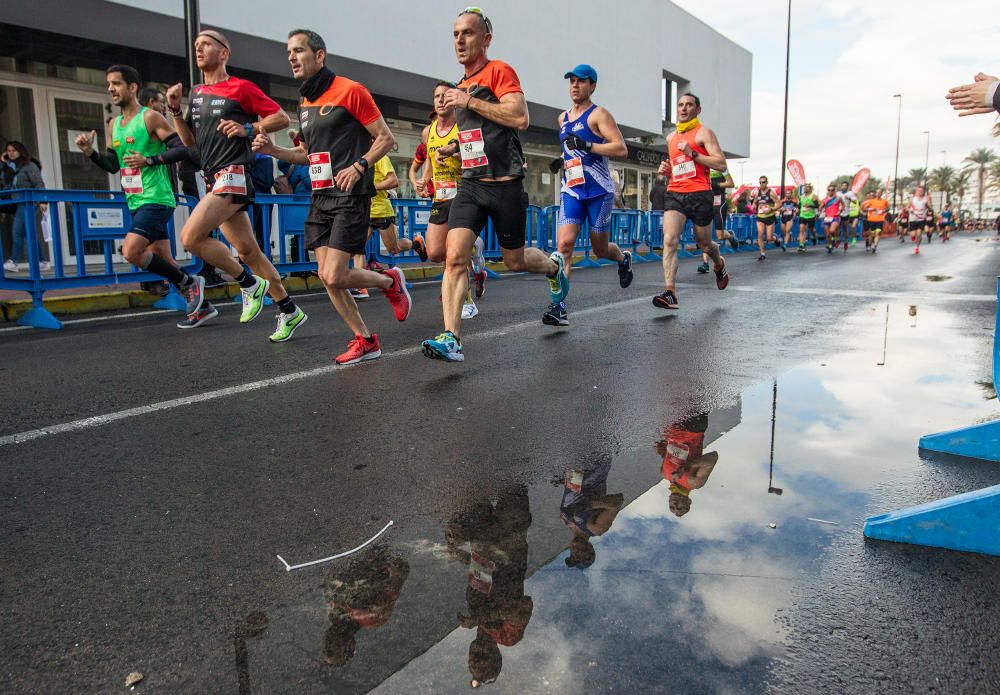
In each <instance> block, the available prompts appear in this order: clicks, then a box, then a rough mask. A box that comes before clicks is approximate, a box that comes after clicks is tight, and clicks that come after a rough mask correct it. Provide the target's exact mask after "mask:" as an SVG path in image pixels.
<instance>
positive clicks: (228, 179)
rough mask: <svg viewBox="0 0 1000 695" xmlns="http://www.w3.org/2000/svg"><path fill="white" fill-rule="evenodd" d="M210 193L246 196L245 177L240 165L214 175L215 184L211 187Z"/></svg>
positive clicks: (234, 165) (229, 167)
mask: <svg viewBox="0 0 1000 695" xmlns="http://www.w3.org/2000/svg"><path fill="white" fill-rule="evenodd" d="M212 193H215V194H216V195H222V194H224V193H231V194H233V195H246V194H247V175H246V170H245V169H244V167H243V165H242V164H233V165H232V166H228V167H226V168H225V169H221V170H219V171H218V172H216V174H215V184H214V185H213V186H212Z"/></svg>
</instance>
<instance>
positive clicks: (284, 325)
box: [268, 307, 309, 343]
mask: <svg viewBox="0 0 1000 695" xmlns="http://www.w3.org/2000/svg"><path fill="white" fill-rule="evenodd" d="M308 320H309V317H308V316H306V312H304V311H302V309H301V307H295V313H293V314H285V313H282V312H280V311H279V312H278V326H277V327H276V328H275V329H274V333H272V334H271V335H270V336H268V340H270V341H271V342H272V343H283V342H285V341H286V340H291V339H292V333H294V332H295V329H296V328H298V327H299V326H301V325H302V324H303V323H305V322H306V321H308Z"/></svg>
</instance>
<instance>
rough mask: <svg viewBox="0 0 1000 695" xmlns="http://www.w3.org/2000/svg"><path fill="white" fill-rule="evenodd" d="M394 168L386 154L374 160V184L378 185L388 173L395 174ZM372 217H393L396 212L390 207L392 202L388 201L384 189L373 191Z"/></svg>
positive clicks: (387, 195) (387, 194)
mask: <svg viewBox="0 0 1000 695" xmlns="http://www.w3.org/2000/svg"><path fill="white" fill-rule="evenodd" d="M395 173H396V170H395V169H394V168H393V166H392V162H391V161H390V160H389V156H388V155H386V156H385V157H382V159H380V160H378V161H377V162H375V184H376V185H378V184H380V183H382V182H383V181H385V179H386V177H387V176H389V174H395ZM371 216H372V218H373V219H374V218H376V217H395V216H396V213H395V211H394V210H393V209H392V203H390V202H389V193H388V192H386V191H375V197H374V198H372V210H371Z"/></svg>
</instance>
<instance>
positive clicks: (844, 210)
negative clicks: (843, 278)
mask: <svg viewBox="0 0 1000 695" xmlns="http://www.w3.org/2000/svg"><path fill="white" fill-rule="evenodd" d="M837 195H838V196H840V201H841V203H842V205H841V206H840V238H839V239H838V240H837V241H835V242H834V244H833V247H834V248H837V246H838V245H839V244H840V242H841V241H843V242H844V253H847V246H848V245H849V244H850V241H851V237H852V236H853V235H854V226H853V225H852V224H851V221H852V220H851V209H852V208H851V206H852V205H854V203H856V202H857V200H858V196H857V195H855V193H854V191H852V190H851V185H850V184H849V183H848V182H847V181H841V182H840V190H839V191H838V192H837Z"/></svg>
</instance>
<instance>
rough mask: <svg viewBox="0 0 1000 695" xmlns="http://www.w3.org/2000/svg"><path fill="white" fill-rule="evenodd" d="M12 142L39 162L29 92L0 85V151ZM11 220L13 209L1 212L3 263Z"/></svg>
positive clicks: (33, 114)
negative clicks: (25, 149) (16, 143)
mask: <svg viewBox="0 0 1000 695" xmlns="http://www.w3.org/2000/svg"><path fill="white" fill-rule="evenodd" d="M11 141H14V142H20V143H21V144H23V145H24V146H25V147H26V148H27V150H28V152H30V153H31V156H32V157H36V158H38V159H41V157H40V155H39V152H38V128H37V126H36V124H35V103H34V97H33V95H32V93H31V88H30V87H24V86H18V85H16V84H4V83H0V147H3V146H4V145H5V144H6V143H8V142H11ZM3 166H6V165H5V164H4V165H3ZM13 220H14V208H13V206H3V207H2V208H0V239H2V245H3V257H4V259H8V258H10V252H11V245H12V241H13V237H12V234H13Z"/></svg>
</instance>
